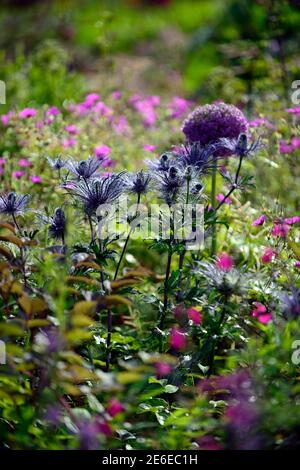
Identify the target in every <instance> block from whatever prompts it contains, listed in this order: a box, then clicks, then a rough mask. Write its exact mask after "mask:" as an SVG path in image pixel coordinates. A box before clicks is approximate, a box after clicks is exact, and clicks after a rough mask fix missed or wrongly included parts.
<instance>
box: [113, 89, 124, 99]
mask: <svg viewBox="0 0 300 470" xmlns="http://www.w3.org/2000/svg"><path fill="white" fill-rule="evenodd" d="M111 97H112V99H113V100H119V99H120V98H122V92H121V91H120V90H115V91H113V92H112V94H111Z"/></svg>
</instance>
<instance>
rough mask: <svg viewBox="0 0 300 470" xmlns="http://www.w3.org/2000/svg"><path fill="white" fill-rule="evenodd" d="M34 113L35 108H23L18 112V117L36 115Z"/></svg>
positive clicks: (35, 112) (24, 117)
mask: <svg viewBox="0 0 300 470" xmlns="http://www.w3.org/2000/svg"><path fill="white" fill-rule="evenodd" d="M36 114H37V110H36V109H35V108H24V109H22V111H20V112H19V117H20V118H21V119H27V118H30V117H34V116H36Z"/></svg>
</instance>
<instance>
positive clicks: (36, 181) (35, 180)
mask: <svg viewBox="0 0 300 470" xmlns="http://www.w3.org/2000/svg"><path fill="white" fill-rule="evenodd" d="M30 180H31V182H32V183H34V184H40V183H41V182H42V178H41V177H40V176H36V175H32V176H30Z"/></svg>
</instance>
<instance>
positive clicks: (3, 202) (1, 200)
mask: <svg viewBox="0 0 300 470" xmlns="http://www.w3.org/2000/svg"><path fill="white" fill-rule="evenodd" d="M29 197H30V196H29V195H27V194H26V195H18V194H16V193H13V192H12V193H8V194H3V195H0V214H8V215H16V214H21V213H22V212H24V211H25V209H26V206H27V203H28V200H29Z"/></svg>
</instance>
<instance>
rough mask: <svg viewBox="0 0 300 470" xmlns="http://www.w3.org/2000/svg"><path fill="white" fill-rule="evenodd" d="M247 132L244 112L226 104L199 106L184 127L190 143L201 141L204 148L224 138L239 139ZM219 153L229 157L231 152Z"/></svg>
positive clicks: (183, 129) (189, 116)
mask: <svg viewBox="0 0 300 470" xmlns="http://www.w3.org/2000/svg"><path fill="white" fill-rule="evenodd" d="M246 130H247V119H246V118H245V116H244V114H243V113H242V111H240V110H239V109H238V108H237V107H236V106H233V105H231V104H226V103H216V104H206V105H205V106H198V107H197V108H195V109H194V111H192V112H191V113H190V114H189V115H188V117H187V118H186V119H185V121H184V122H183V126H182V131H183V132H184V134H185V136H186V138H187V141H188V142H189V143H193V142H199V141H200V143H201V145H203V146H204V145H207V144H210V143H213V142H216V141H218V140H219V139H220V138H222V137H226V138H229V139H237V138H238V136H239V135H240V134H241V133H243V132H246ZM218 153H219V154H220V155H228V154H229V153H230V152H229V151H228V150H225V149H220V150H219V151H218Z"/></svg>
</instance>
